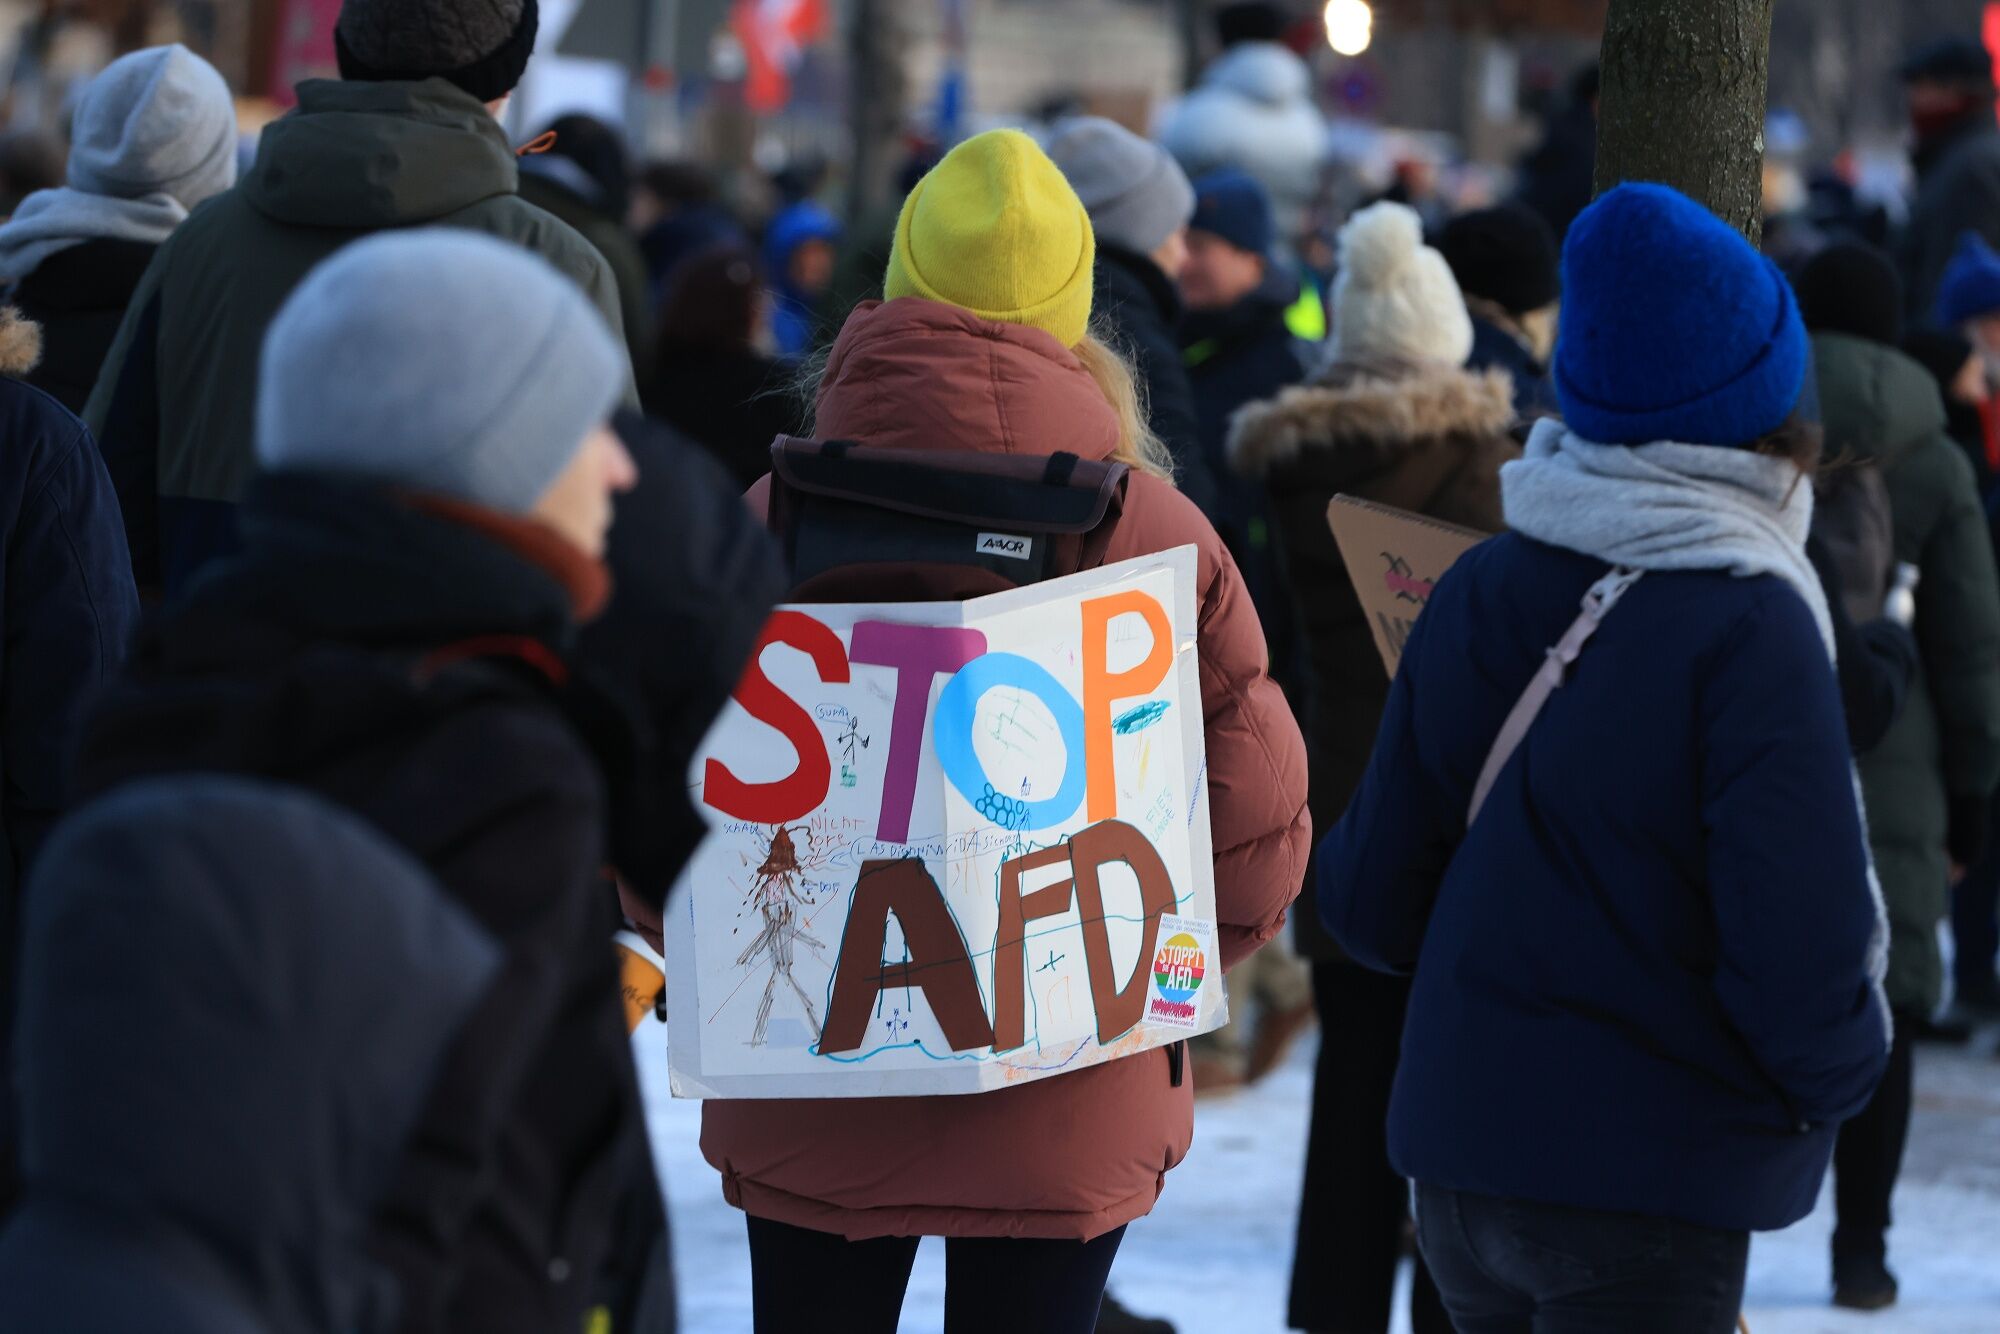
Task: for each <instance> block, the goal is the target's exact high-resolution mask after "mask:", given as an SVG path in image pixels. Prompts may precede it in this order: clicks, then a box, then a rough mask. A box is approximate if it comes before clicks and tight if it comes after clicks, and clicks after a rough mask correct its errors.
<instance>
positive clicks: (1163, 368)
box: [1049, 116, 1220, 521]
mask: <svg viewBox="0 0 2000 1334" xmlns="http://www.w3.org/2000/svg"><path fill="white" fill-rule="evenodd" d="M1049 157H1050V158H1051V159H1052V160H1053V161H1054V162H1055V164H1056V166H1058V167H1060V168H1061V169H1062V173H1063V175H1064V177H1066V178H1067V179H1068V181H1069V183H1070V186H1071V187H1072V188H1073V189H1074V190H1075V191H1076V195H1077V198H1079V199H1081V200H1082V201H1083V206H1084V208H1085V209H1087V210H1089V212H1090V226H1091V229H1092V231H1094V232H1095V233H1096V234H1097V278H1096V283H1095V285H1094V286H1093V288H1092V294H1091V312H1092V315H1093V316H1094V317H1095V318H1096V320H1097V321H1098V323H1099V326H1100V328H1101V329H1102V331H1103V332H1104V334H1105V335H1106V341H1108V342H1110V343H1111V344H1112V346H1114V347H1116V348H1118V349H1119V350H1120V351H1121V352H1123V353H1125V354H1126V355H1128V356H1129V357H1131V359H1132V368H1133V370H1134V372H1135V373H1136V374H1137V375H1138V377H1139V385H1140V388H1141V389H1142V390H1143V391H1144V401H1145V404H1146V420H1147V423H1148V424H1149V425H1150V426H1151V427H1152V428H1153V434H1154V435H1156V436H1158V437H1159V438H1160V441H1161V443H1162V444H1164V445H1166V447H1167V453H1168V454H1170V455H1171V456H1172V457H1173V462H1174V482H1175V484H1176V485H1178V486H1179V487H1180V489H1181V492H1182V494H1184V495H1185V496H1187V498H1188V499H1189V500H1192V501H1193V502H1194V503H1195V504H1196V505H1197V506H1198V507H1199V508H1200V509H1201V512H1202V513H1203V514H1205V515H1207V516H1208V517H1209V519H1210V520H1211V521H1214V520H1216V519H1218V518H1219V517H1220V514H1219V511H1218V508H1217V496H1216V489H1215V474H1214V473H1213V472H1212V471H1211V469H1210V465H1209V461H1208V459H1207V458H1206V457H1205V456H1204V454H1203V452H1202V447H1201V433H1200V428H1199V426H1198V424H1197V422H1196V419H1195V408H1194V387H1193V386H1192V385H1191V384H1190V383H1189V382H1188V373H1187V367H1186V366H1184V365H1182V364H1181V345H1180V338H1179V336H1178V335H1179V326H1180V320H1181V294H1180V288H1179V286H1178V285H1177V280H1178V279H1179V277H1180V272H1181V269H1182V267H1183V266H1184V265H1185V264H1186V262H1187V228H1188V221H1189V219H1191V218H1192V217H1193V216H1194V186H1193V185H1191V184H1190V183H1189V182H1188V178H1187V174H1186V173H1185V172H1183V171H1182V170H1181V169H1180V165H1179V164H1178V163H1176V162H1175V161H1174V160H1173V158H1172V157H1171V156H1169V155H1168V153H1167V151H1166V150H1165V149H1163V148H1161V147H1160V146H1159V145H1158V144H1154V143H1149V142H1147V141H1146V140H1144V139H1141V138H1140V137H1139V136H1138V135H1136V134H1134V133H1132V132H1131V131H1130V130H1128V129H1126V128H1125V127H1124V126H1122V125H1119V124H1117V123H1116V122H1114V121H1109V120H1105V119H1103V118H1101V117H1098V116H1079V117H1076V118H1075V119H1072V120H1070V121H1067V122H1065V123H1064V124H1063V125H1061V126H1059V127H1058V128H1057V130H1056V133H1055V135H1054V136H1053V137H1052V138H1050V140H1049Z"/></svg>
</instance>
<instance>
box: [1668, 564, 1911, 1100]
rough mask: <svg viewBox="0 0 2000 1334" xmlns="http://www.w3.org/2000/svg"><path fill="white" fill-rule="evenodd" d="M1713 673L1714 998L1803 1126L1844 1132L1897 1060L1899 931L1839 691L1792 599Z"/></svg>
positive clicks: (1753, 616)
mask: <svg viewBox="0 0 2000 1334" xmlns="http://www.w3.org/2000/svg"><path fill="white" fill-rule="evenodd" d="M1712 662H1713V665H1712V667H1711V669H1710V671H1709V674H1708V677H1707V679H1706V680H1705V681H1704V682H1703V683H1702V686H1701V693H1700V706H1699V714H1698V726H1699V727H1700V746H1701V769H1700V772H1701V818H1702V828H1703V833H1704V834H1705V839H1704V842H1703V858H1704V870H1705V872H1706V879H1707V888H1708V898H1709V902H1710V904H1711V905H1712V911H1713V913H1714V917H1715V936H1716V954H1717V961H1716V967H1715V974H1714V981H1713V986H1714V988H1715V994H1716V997H1717V999H1718V1000H1719V1001H1720V1003H1721V1005H1722V1009H1723V1011H1724V1012H1725V1013H1726V1014H1727V1015H1728V1016H1729V1020H1730V1023H1731V1025H1732V1026H1733V1027H1734V1028H1735V1029H1736V1031H1737V1032H1738V1033H1740V1034H1742V1036H1743V1039H1744V1042H1745V1043H1746V1045H1747V1046H1748V1047H1749V1049H1750V1052H1751V1055H1752V1056H1753V1057H1754V1058H1755V1059H1756V1061H1757V1064H1758V1066H1759V1067H1760V1068H1762V1070H1763V1071H1764V1073H1765V1074H1767V1075H1768V1076H1769V1077H1770V1079H1771V1081H1772V1083H1774V1084H1775V1085H1776V1086H1777V1087H1778V1088H1779V1089H1780V1090H1781V1091H1782V1092H1783V1093H1784V1095H1785V1099H1786V1104H1787V1106H1788V1107H1789V1108H1790V1109H1791V1110H1792V1112H1793V1114H1794V1115H1795V1116H1796V1117H1798V1118H1799V1119H1800V1120H1801V1121H1805V1122H1808V1123H1825V1122H1829V1121H1840V1120H1845V1119H1846V1118H1848V1117H1850V1116H1852V1115H1854V1114H1855V1113H1856V1112H1858V1111H1859V1110H1860V1109H1861V1107H1862V1105H1863V1104H1864V1103H1866V1102H1867V1100H1868V1098H1869V1095H1870V1094H1871V1093H1872V1091H1873V1090H1874V1087H1875V1084H1876V1081H1877V1080H1879V1079H1880V1078H1881V1075H1882V1071H1883V1069H1884V1068H1885V1067H1886V1064H1887V1061H1888V1054H1889V1014H1888V1002H1887V1000H1886V999H1885V998H1884V996H1883V994H1882V990H1881V987H1880V985H1879V982H1878V981H1877V978H1878V977H1879V975H1880V974H1879V964H1880V961H1881V959H1882V957H1883V952H1884V951H1886V949H1887V940H1888V925H1887V922H1886V920H1885V918H1884V915H1883V911H1882V906H1881V900H1880V898H1879V897H1878V896H1877V895H1876V893H1875V892H1874V890H1873V889H1872V887H1871V885H1870V872H1869V869H1868V853H1867V842H1866V835H1865V834H1864V833H1863V830H1862V824H1861V813H1860V811H1861V808H1860V793H1859V790H1858V788H1857V786H1856V783H1855V779H1854V775H1853V769H1852V766H1851V762H1850V760H1849V756H1848V747H1847V735H1846V729H1845V728H1843V727H1842V726H1841V725H1840V714H1841V706H1840V692H1839V689H1838V687H1837V686H1836V684H1835V681H1834V675H1833V672H1832V671H1831V670H1830V669H1829V667H1828V664H1827V660H1826V654H1825V650H1824V648H1823V646H1822V642H1821V640H1820V635H1819V630H1818V628H1817V626H1816V625H1815V624H1814V623H1813V620H1812V616H1811V613H1809V612H1808V611H1807V610H1806V607H1805V604H1804V602H1802V601H1801V600H1800V599H1799V598H1797V597H1795V596H1793V595H1792V594H1791V593H1790V592H1788V591H1782V590H1781V591H1778V592H1774V593H1773V594H1771V595H1770V596H1767V597H1765V598H1764V599H1762V600H1761V601H1760V602H1759V603H1758V604H1757V605H1756V606H1755V607H1753V608H1752V609H1751V610H1750V611H1749V612H1748V613H1746V614H1745V615H1744V616H1743V617H1742V618H1741V620H1739V622H1738V623H1737V625H1736V626H1735V627H1734V628H1733V629H1732V631H1731V632H1730V636H1729V638H1728V640H1727V641H1725V642H1724V643H1723V644H1722V646H1721V647H1720V648H1719V649H1718V650H1717V651H1716V653H1715V655H1714V658H1713V660H1712Z"/></svg>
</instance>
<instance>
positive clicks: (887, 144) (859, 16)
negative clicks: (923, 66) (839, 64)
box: [847, 0, 910, 223]
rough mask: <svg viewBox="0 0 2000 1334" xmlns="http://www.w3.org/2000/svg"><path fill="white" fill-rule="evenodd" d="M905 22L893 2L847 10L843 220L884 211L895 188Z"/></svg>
mask: <svg viewBox="0 0 2000 1334" xmlns="http://www.w3.org/2000/svg"><path fill="white" fill-rule="evenodd" d="M909 39H910V33H909V23H908V19H907V16H906V15H905V14H904V13H903V5H902V4H901V3H900V2H899V0H855V3H854V4H853V5H852V6H850V8H849V10H848V28H847V51H848V75H847V102H848V110H847V117H848V128H849V130H850V132H851V133H852V135H853V138H854V157H853V159H852V166H851V175H850V177H849V182H848V193H847V220H848V221H849V222H850V223H857V222H859V221H861V220H862V219H864V218H868V217H872V216H874V214H876V213H877V212H879V211H880V210H881V209H882V208H884V207H885V206H886V204H887V202H888V201H889V200H890V197H891V196H892V194H893V193H894V190H895V178H896V166H897V145H898V144H899V143H900V142H901V140H902V135H903V117H904V112H905V108H906V107H907V105H908V101H909V96H910V90H909V84H910V79H909V70H908V65H907V63H906V61H905V55H906V53H907V49H908V47H909Z"/></svg>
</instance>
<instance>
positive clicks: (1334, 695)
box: [1229, 203, 1520, 1330]
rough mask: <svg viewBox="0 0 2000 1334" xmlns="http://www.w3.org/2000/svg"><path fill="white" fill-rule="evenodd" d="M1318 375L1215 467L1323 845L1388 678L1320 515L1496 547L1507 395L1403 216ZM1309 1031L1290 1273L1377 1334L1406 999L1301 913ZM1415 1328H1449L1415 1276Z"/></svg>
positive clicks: (1392, 1249) (1353, 248) (1238, 422)
mask: <svg viewBox="0 0 2000 1334" xmlns="http://www.w3.org/2000/svg"><path fill="white" fill-rule="evenodd" d="M1339 254H1340V270H1339V272H1340V276H1339V280H1338V284H1337V286H1336V287H1335V289H1334V290H1335V298H1334V326H1333V338H1332V354H1333V359H1332V362H1331V363H1330V364H1329V366H1328V367H1327V368H1326V369H1325V370H1324V371H1322V372H1321V373H1320V374H1319V375H1318V376H1316V377H1315V378H1314V380H1313V382H1312V383H1310V384H1308V385H1304V386H1300V387H1297V388H1292V389H1287V390H1285V391H1284V392H1283V393H1281V394H1279V395H1278V396H1277V397H1276V398H1274V399H1270V400H1267V401H1265V402H1261V403H1255V404H1252V405H1251V406H1249V407H1246V408H1244V409H1243V410H1242V411H1241V412H1239V413H1238V414H1237V415H1236V418H1235V425H1234V428H1233V430H1232V432H1231V435H1230V441H1229V448H1230V462H1231V464H1232V465H1233V466H1234V468H1235V469H1236V471H1237V473H1238V474H1239V475H1240V476H1243V477H1246V478H1249V479H1250V480H1252V481H1253V482H1254V483H1255V484H1256V485H1258V486H1259V487H1261V488H1263V489H1264V490H1265V491H1266V493H1267V494H1268V496H1269V503H1270V505H1271V510H1272V514H1273V516H1274V518H1275V520H1276V523H1277V538H1278V542H1279V543H1280V546H1281V548H1282V551H1283V555H1284V559H1285V567H1286V571H1287V573H1288V575H1289V578H1290V592H1291V596H1292V601H1293V605H1294V607H1295V610H1296V615H1297V617H1298V624H1299V630H1300V634H1301V636H1302V637H1303V638H1304V640H1305V644H1306V649H1307V656H1308V659H1309V661H1310V666H1311V670H1310V671H1309V673H1308V674H1307V676H1306V688H1305V691H1304V699H1303V709H1302V713H1303V716H1304V718H1305V720H1306V731H1307V734H1308V736H1309V737H1310V738H1311V757H1312V764H1311V772H1312V785H1311V786H1312V810H1313V828H1314V830H1315V832H1316V833H1318V834H1320V835H1321V836H1324V835H1326V834H1328V833H1330V832H1331V831H1332V829H1333V826H1334V822H1335V821H1337V820H1338V819H1339V818H1340V814H1341V812H1342V811H1343V810H1345V809H1346V807H1347V804H1348V801H1349V799H1350V798H1352V796H1353V795H1354V789H1355V787H1356V786H1357V785H1358V784H1359V783H1360V781H1361V775H1362V773H1363V772H1364V771H1365V770H1366V768H1367V765H1368V756H1369V752H1370V750H1371V748H1372V747H1373V745H1374V740H1375V729H1376V726H1377V724H1378V723H1380V721H1381V718H1382V709H1383V706H1384V704H1385V703H1386V702H1387V700H1388V697H1389V679H1388V677H1387V676H1386V675H1385V674H1384V673H1383V670H1382V658H1381V655H1380V654H1379V653H1378V652H1376V649H1375V638H1374V634H1373V632H1372V631H1371V630H1370V629H1369V624H1368V618H1367V616H1366V614H1365V613H1364V612H1363V611H1362V608H1361V603H1360V600H1359V599H1358V598H1357V596H1356V595H1355V592H1354V585H1353V581H1352V579H1351V578H1350V577H1349V575H1348V572H1347V566H1346V564H1345V563H1344V562H1343V561H1342V560H1341V558H1340V549H1339V548H1338V547H1337V546H1336V545H1335V544H1334V540H1333V531H1332V529H1331V528H1329V527H1328V526H1327V506H1328V504H1329V503H1330V502H1331V501H1332V500H1333V498H1334V497H1335V496H1336V495H1348V496H1356V497H1359V498H1361V499H1364V500H1372V501H1375V502H1377V503H1380V504H1384V505H1392V506H1395V507H1396V508H1398V509H1404V510H1410V511H1413V512H1416V513H1420V514H1425V515H1429V516H1430V517H1432V518H1436V519H1441V520H1443V521H1445V522H1447V523H1455V524H1459V525H1462V526H1465V527H1470V528H1477V529H1479V530H1481V531H1482V532H1494V531H1497V530H1498V529H1500V528H1501V527H1502V526H1504V521H1503V519H1502V517H1501V513H1500V466H1501V465H1502V464H1503V463H1505V462H1507V461H1508V460H1510V459H1515V458H1518V457H1520V449H1519V448H1518V447H1517V446H1516V445H1515V444H1514V442H1513V441H1512V440H1511V439H1510V438H1509V437H1508V435H1507V430H1508V427H1509V426H1510V425H1512V423H1513V420H1514V407H1513V398H1512V395H1513V386H1512V383H1511V382H1510V381H1509V379H1508V378H1507V374H1506V372H1505V371H1504V370H1500V369H1493V370H1487V371H1472V370H1468V369H1466V368H1465V361H1466V357H1467V355H1468V353H1470V351H1471V350H1472V347H1473V326H1472V322H1471V320H1470V319H1469V318H1468V316H1467V314H1466V309H1465V303H1464V301H1463V300H1462V299H1461V298H1460V296H1459V292H1458V285H1457V284H1456V283H1455V282H1453V280H1452V273H1451V269H1450V268H1449V267H1448V266H1447V265H1446V264H1445V261H1444V259H1443V257H1441V256H1440V255H1439V254H1438V252H1437V251H1435V250H1432V249H1430V248H1428V247H1426V246H1425V245H1424V244H1423V229H1422V224H1421V223H1420V222H1419V221H1418V218H1417V215H1416V214H1415V213H1414V212H1412V211H1411V210H1410V209H1408V208H1405V207H1404V206H1403V205H1401V204H1388V203H1385V204H1376V205H1374V206H1372V207H1370V208H1367V209H1364V210H1362V211H1361V212H1359V213H1357V214H1355V215H1354V216H1353V217H1352V218H1350V219H1349V220H1348V222H1347V225H1346V226H1345V227H1343V228H1342V229H1341V232H1340V238H1339ZM1297 935H1298V941H1299V949H1300V953H1302V954H1303V955H1305V956H1306V957H1307V958H1309V959H1310V960H1312V965H1313V990H1314V997H1315V1000H1316V1002H1317V1004H1318V1006H1319V1010H1320V1017H1321V1029H1320V1032H1321V1036H1320V1055H1319V1063H1318V1067H1317V1069H1316V1070H1315V1073H1314V1089H1313V1120H1312V1130H1311V1133H1310V1136H1309V1138H1308V1140H1307V1149H1306V1154H1307V1166H1306V1186H1305V1189H1304V1191H1303V1193H1302V1194H1301V1196H1300V1206H1299V1207H1300V1214H1299V1238H1298V1249H1297V1254H1296V1258H1295V1261H1294V1264H1293V1269H1292V1275H1293V1277H1292V1301H1291V1320H1292V1323H1293V1324H1294V1325H1296V1326H1298V1327H1299V1328H1301V1329H1363V1328H1375V1329H1384V1330H1386V1329H1387V1328H1388V1323H1389V1311H1390V1302H1391V1298H1392V1294H1393V1293H1394V1290H1395V1285H1396V1271H1397V1268H1398V1266H1399V1264H1400V1263H1401V1254H1402V1240H1403V1227H1404V1223H1405V1221H1406V1219H1405V1216H1406V1214H1407V1212H1408V1206H1407V1198H1408V1190H1407V1187H1406V1186H1405V1185H1404V1184H1403V1182H1402V1179H1401V1178H1400V1177H1398V1176H1397V1175H1396V1174H1395V1172H1394V1171H1393V1170H1392V1169H1391V1168H1390V1166H1389V1158H1388V1149H1387V1147H1386V1145H1385V1143H1384V1140H1383V1132H1382V1119H1383V1113H1384V1111H1385V1110H1386V1108H1387V1106H1388V1101H1389V1087H1390V1084H1391V1082H1392V1081H1393V1080H1394V1078H1395V1074H1396V1051H1397V1047H1398V1045H1399V1042H1400V1039H1401V1036H1402V1027H1403V1009H1404V1006H1405V1005H1406V1004H1407V1003H1408V999H1409V984H1408V982H1406V981H1405V980H1403V979H1401V978H1393V977H1382V976H1379V975H1378V974H1375V973H1372V972H1370V971H1368V970H1367V969H1365V968H1363V967H1361V966H1360V965H1358V964H1356V963H1354V962H1352V961H1351V960H1349V959H1347V958H1346V957H1345V956H1344V955H1343V954H1342V953H1341V951H1340V949H1339V947H1338V946H1337V945H1335V944H1334V942H1333V940H1332V938H1331V937H1329V936H1328V935H1327V934H1326V932H1325V930H1324V929H1323V928H1322V927H1320V925H1319V923H1318V921H1317V920H1316V915H1315V914H1311V913H1303V914H1301V915H1300V916H1299V921H1298V932H1297ZM1412 1317H1413V1323H1415V1325H1416V1327H1417V1328H1418V1329H1420V1330H1444V1329H1447V1328H1448V1325H1447V1324H1446V1323H1444V1322H1443V1308H1442V1307H1440V1306H1439V1305H1438V1302H1437V1293H1436V1288H1435V1287H1434V1285H1432V1283H1431V1281H1430V1278H1429V1276H1428V1274H1427V1273H1426V1272H1425V1271H1424V1268H1423V1265H1422V1262H1421V1261H1419V1263H1418V1266H1417V1279H1416V1286H1415V1288H1414V1290H1413V1312H1412Z"/></svg>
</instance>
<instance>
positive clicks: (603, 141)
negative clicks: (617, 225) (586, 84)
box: [530, 112, 632, 219]
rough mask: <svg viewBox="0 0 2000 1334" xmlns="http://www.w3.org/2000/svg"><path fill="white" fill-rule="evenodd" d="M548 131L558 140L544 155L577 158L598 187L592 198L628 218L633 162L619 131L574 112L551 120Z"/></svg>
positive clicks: (606, 209)
mask: <svg viewBox="0 0 2000 1334" xmlns="http://www.w3.org/2000/svg"><path fill="white" fill-rule="evenodd" d="M548 132H549V133H551V134H553V135H555V137H556V141H555V143H554V144H553V145H551V146H550V148H549V151H548V152H547V153H545V154H543V156H544V157H563V158H568V159H569V160H570V161H571V162H574V163H575V164H576V165H577V167H578V168H579V169H580V170H581V171H582V172H583V174H584V175H585V176H586V177H588V178H589V183H590V184H591V185H592V186H594V187H596V189H595V191H594V198H592V199H591V201H590V202H591V203H593V204H595V205H596V206H597V207H598V209H599V210H600V211H602V212H604V213H607V214H609V215H610V216H612V217H614V218H619V219H622V218H624V216H625V213H626V210H627V209H629V208H630V207H631V205H632V165H631V162H630V160H629V159H628V158H627V157H626V155H625V140H624V139H623V138H621V137H620V136H619V134H618V131H616V130H614V129H612V128H611V127H610V126H609V125H606V124H605V123H604V122H603V121H601V120H599V119H598V118H597V117H595V116H586V115H584V114H583V113H581V112H571V113H570V114H569V115H567V116H558V117H556V118H555V119H554V120H553V121H551V122H549V128H548ZM530 160H532V159H530Z"/></svg>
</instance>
